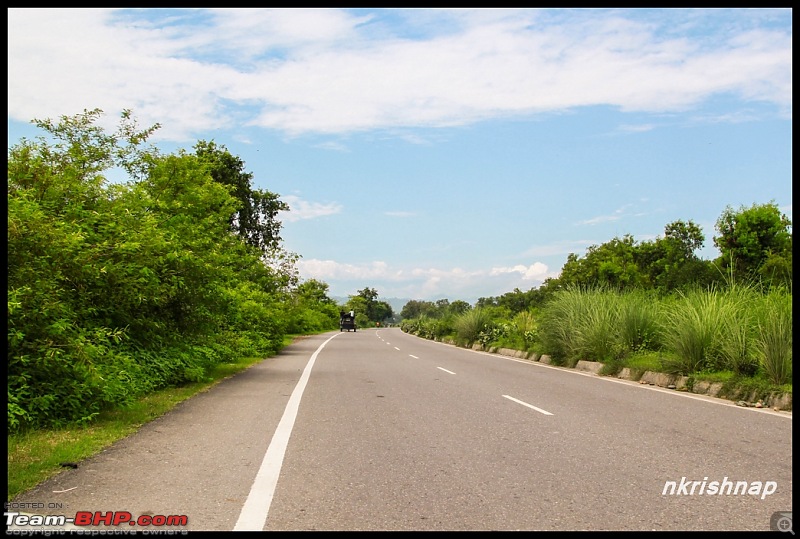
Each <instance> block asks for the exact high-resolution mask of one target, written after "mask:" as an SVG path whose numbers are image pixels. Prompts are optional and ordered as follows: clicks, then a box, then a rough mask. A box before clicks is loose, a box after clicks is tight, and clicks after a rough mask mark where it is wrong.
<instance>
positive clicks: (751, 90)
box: [8, 8, 792, 140]
mask: <svg viewBox="0 0 800 539" xmlns="http://www.w3.org/2000/svg"><path fill="white" fill-rule="evenodd" d="M160 13H161V11H160V10H155V11H146V10H145V11H138V10H137V11H116V10H109V9H74V8H67V9H27V8H26V9H9V10H8V30H9V35H8V44H9V49H8V59H9V62H8V81H9V88H8V90H9V91H8V95H9V98H8V105H9V108H8V111H9V112H8V113H9V117H10V118H13V119H16V120H20V121H28V120H30V119H32V118H33V117H43V116H44V117H57V116H60V115H62V114H75V113H77V112H80V111H81V110H83V109H84V108H95V107H99V108H102V109H103V110H105V111H107V112H108V113H109V114H116V113H117V112H118V111H121V110H122V109H125V108H130V109H132V110H133V111H134V114H135V115H136V117H137V118H139V120H140V122H141V123H142V124H144V125H152V124H153V123H155V122H159V123H161V124H162V126H163V127H162V129H161V130H159V132H158V133H157V136H158V137H160V138H170V139H172V140H185V139H187V138H191V137H192V135H193V134H195V133H199V132H202V131H204V130H208V129H219V128H223V127H230V126H235V125H255V126H260V127H264V128H269V129H277V130H281V131H285V132H287V133H290V134H300V133H305V132H320V133H341V132H348V131H358V130H365V129H395V128H403V127H410V126H433V127H436V126H452V125H463V124H466V123H469V122H474V121H476V120H481V119H486V118H491V117H497V116H507V115H512V114H513V115H520V114H533V113H540V112H546V111H563V110H566V109H569V108H572V107H581V106H592V105H608V106H612V107H619V108H620V109H623V110H636V111H649V112H661V111H672V110H683V109H687V108H690V107H693V106H694V105H696V104H698V103H699V102H701V101H702V100H705V99H707V98H709V97H710V96H713V95H715V94H735V95H738V96H739V97H741V98H743V99H745V100H751V101H754V102H769V103H774V104H775V105H776V106H778V107H781V108H782V109H783V111H784V112H785V113H786V114H788V115H790V114H791V106H792V35H791V26H789V27H788V28H786V29H784V30H781V29H756V30H753V29H748V28H745V29H743V30H736V28H737V27H736V26H735V25H727V26H725V27H724V28H722V29H720V30H718V32H719V34H720V35H717V36H716V39H715V40H708V41H703V42H701V41H699V40H698V41H694V40H693V38H692V35H691V34H690V33H684V34H680V33H679V31H680V30H681V27H682V25H681V24H674V21H670V22H671V23H672V24H670V23H662V24H663V25H664V26H665V27H666V28H665V32H660V30H661V29H659V27H658V24H656V23H655V22H654V20H652V19H651V20H648V21H640V20H637V18H642V17H644V16H639V15H638V14H637V13H636V11H635V10H634V11H633V12H625V11H608V12H606V11H602V10H577V11H574V10H573V11H566V12H561V11H559V10H554V11H550V10H543V11H540V10H522V11H518V10H490V11H486V12H484V11H483V10H477V11H469V10H458V11H447V10H411V11H410V12H407V11H401V12H399V13H400V14H401V15H403V16H406V17H407V19H406V20H407V21H408V24H413V25H416V26H407V27H404V28H399V29H397V28H396V29H393V32H394V33H391V32H383V33H382V32H381V31H385V30H387V29H388V28H389V26H388V25H387V24H386V23H385V21H381V20H380V17H381V13H380V12H378V14H377V15H374V16H367V17H359V16H355V15H353V14H352V13H350V12H347V11H343V10H336V9H315V10H310V9H276V10H272V9H264V10H261V9H256V10H250V9H223V10H209V11H206V10H164V12H163V15H160ZM705 13H707V12H704V11H703V10H698V11H693V10H676V11H669V10H667V11H666V12H661V14H662V16H663V17H664V18H666V19H677V21H678V22H679V23H683V24H686V25H689V24H690V23H692V24H694V23H697V22H700V23H702V22H703V17H704V14H705ZM710 13H714V12H713V11H711V12H710ZM729 13H731V14H732V16H733V17H736V16H737V15H740V17H739V18H738V19H736V22H737V23H739V24H740V25H745V24H747V22H746V19H748V17H750V18H753V21H754V22H753V23H751V24H755V20H756V18H755V17H752V16H751V15H748V13H747V11H741V12H738V11H736V10H733V11H731V12H729ZM159 16H160V17H162V19H161V20H159V19H158V18H157V17H159ZM626 16H627V17H628V18H627V19H626V18H624V17H626ZM148 17H149V18H148ZM178 19H180V20H183V19H185V20H186V21H187V22H190V23H192V24H193V26H190V27H188V28H187V27H185V26H178V25H174V24H173V22H174V21H175V20H178ZM709 20H710V19H709ZM434 22H438V24H434ZM439 27H441V28H442V29H441V30H437V28H439ZM731 28H733V30H731ZM726 32H727V33H726ZM407 35H413V36H414V37H413V38H410V37H404V36H407ZM65 88H69V91H64V89H65ZM246 107H247V108H246ZM250 107H254V110H255V112H250V110H251V109H250ZM154 138H155V137H154Z"/></svg>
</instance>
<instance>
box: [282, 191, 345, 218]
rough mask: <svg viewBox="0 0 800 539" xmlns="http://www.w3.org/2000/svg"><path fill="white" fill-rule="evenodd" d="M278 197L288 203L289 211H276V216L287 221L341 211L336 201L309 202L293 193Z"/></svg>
mask: <svg viewBox="0 0 800 539" xmlns="http://www.w3.org/2000/svg"><path fill="white" fill-rule="evenodd" d="M280 198H281V200H282V201H283V202H286V203H287V204H288V205H289V211H282V212H278V218H279V219H280V220H283V221H287V222H294V221H300V220H301V219H315V218H317V217H323V216H325V215H333V214H336V213H340V212H341V211H342V206H341V205H340V204H337V203H336V202H330V203H328V204H322V203H320V202H309V201H308V200H303V199H302V198H300V197H298V196H295V195H285V196H281V197H280Z"/></svg>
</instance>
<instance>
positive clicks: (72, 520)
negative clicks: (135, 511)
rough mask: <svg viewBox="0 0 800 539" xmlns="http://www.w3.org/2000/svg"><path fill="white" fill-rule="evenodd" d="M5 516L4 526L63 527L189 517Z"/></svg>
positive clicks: (162, 522) (181, 522)
mask: <svg viewBox="0 0 800 539" xmlns="http://www.w3.org/2000/svg"><path fill="white" fill-rule="evenodd" d="M3 514H4V515H5V517H6V528H7V529H8V528H12V527H13V528H18V529H19V528H29V527H36V528H65V527H67V526H69V527H91V526H101V525H104V526H125V525H128V526H139V527H143V528H147V527H150V526H153V527H157V528H166V527H171V526H186V525H187V524H188V522H189V517H188V516H186V515H141V516H138V517H136V518H134V517H133V515H132V514H131V513H129V512H128V511H105V512H102V511H95V512H92V511H78V512H77V513H75V516H74V517H68V516H66V515H31V514H25V513H19V512H13V511H6V512H4V513H3Z"/></svg>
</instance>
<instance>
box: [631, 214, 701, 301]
mask: <svg viewBox="0 0 800 539" xmlns="http://www.w3.org/2000/svg"><path fill="white" fill-rule="evenodd" d="M704 241H705V237H704V235H703V232H702V230H701V229H700V227H698V226H697V225H696V224H694V223H693V222H692V221H688V222H684V221H675V222H673V223H670V224H668V225H667V226H666V227H664V237H663V238H657V239H656V240H654V241H646V242H641V243H640V244H639V245H638V246H636V248H635V251H634V255H635V259H636V262H637V264H638V265H639V268H640V271H641V273H642V275H643V276H644V281H645V282H643V286H644V287H645V288H655V289H658V290H660V291H661V292H670V291H672V290H676V289H679V288H687V287H691V286H695V285H698V284H701V285H706V284H710V283H711V282H713V277H714V271H715V270H713V268H712V266H711V263H710V262H706V261H703V260H700V258H699V257H698V256H697V255H696V254H695V251H696V250H698V249H700V248H702V246H703V242H704Z"/></svg>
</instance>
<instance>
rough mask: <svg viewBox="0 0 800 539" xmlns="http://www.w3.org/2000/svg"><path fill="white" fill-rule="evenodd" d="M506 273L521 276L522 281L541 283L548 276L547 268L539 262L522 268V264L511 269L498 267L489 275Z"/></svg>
mask: <svg viewBox="0 0 800 539" xmlns="http://www.w3.org/2000/svg"><path fill="white" fill-rule="evenodd" d="M506 273H519V274H520V275H521V276H522V280H523V281H531V280H536V281H539V282H541V281H543V280H544V279H546V278H547V276H548V275H549V273H548V270H547V266H546V265H545V264H542V263H541V262H536V263H534V264H531V265H530V266H524V265H522V264H517V265H516V266H512V267H510V268H509V267H500V268H492V270H491V271H490V272H489V275H503V274H506Z"/></svg>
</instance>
